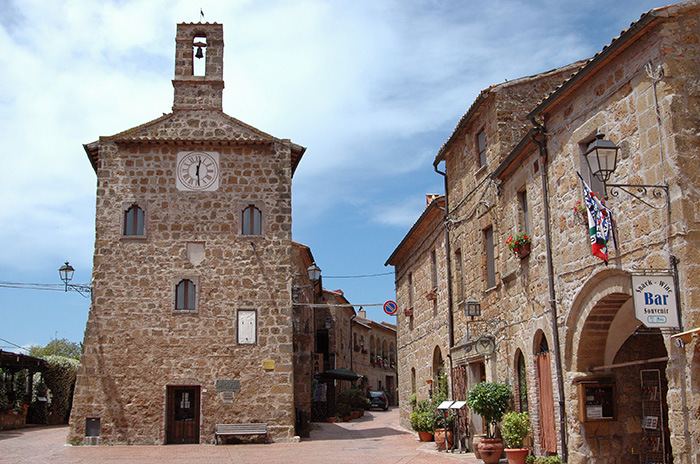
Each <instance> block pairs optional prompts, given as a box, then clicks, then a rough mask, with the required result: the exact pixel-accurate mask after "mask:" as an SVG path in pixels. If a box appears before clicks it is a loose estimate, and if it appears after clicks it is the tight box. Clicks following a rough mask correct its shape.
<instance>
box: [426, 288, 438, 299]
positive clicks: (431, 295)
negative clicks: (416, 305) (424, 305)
mask: <svg viewBox="0 0 700 464" xmlns="http://www.w3.org/2000/svg"><path fill="white" fill-rule="evenodd" d="M425 298H426V299H427V300H428V301H435V300H436V299H437V288H431V289H430V290H426V291H425Z"/></svg>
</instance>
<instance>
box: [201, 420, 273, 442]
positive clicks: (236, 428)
mask: <svg viewBox="0 0 700 464" xmlns="http://www.w3.org/2000/svg"><path fill="white" fill-rule="evenodd" d="M232 435H265V443H267V424H264V423H259V424H216V430H215V432H214V439H215V441H216V444H217V445H218V444H219V436H232Z"/></svg>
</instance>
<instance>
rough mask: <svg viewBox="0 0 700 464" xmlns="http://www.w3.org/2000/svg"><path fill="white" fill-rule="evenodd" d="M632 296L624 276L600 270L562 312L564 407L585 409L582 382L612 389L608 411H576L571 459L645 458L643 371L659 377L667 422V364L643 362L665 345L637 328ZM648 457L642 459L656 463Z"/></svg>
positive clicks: (660, 414)
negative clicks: (585, 414) (564, 317)
mask: <svg viewBox="0 0 700 464" xmlns="http://www.w3.org/2000/svg"><path fill="white" fill-rule="evenodd" d="M631 295H632V288H631V282H630V277H629V274H627V273H625V272H623V271H620V270H603V271H601V272H600V273H598V274H596V275H595V276H593V277H592V278H591V279H590V280H589V281H588V282H587V283H586V284H585V285H584V286H583V287H582V289H581V291H580V292H579V294H578V295H577V297H576V298H575V299H574V305H573V306H572V308H571V310H570V311H569V313H568V315H567V320H566V329H565V330H566V331H567V332H566V334H565V366H566V370H567V371H568V372H569V378H571V379H572V380H573V382H572V383H571V384H569V385H568V388H569V391H568V393H567V410H568V411H571V413H572V414H576V411H580V408H581V407H582V406H580V405H581V404H585V405H586V406H585V408H586V411H587V410H588V408H589V406H587V405H588V404H589V403H588V401H589V399H590V398H589V397H588V396H587V397H586V398H579V384H580V383H581V382H585V383H584V385H585V384H588V383H593V384H595V385H599V384H600V385H603V384H606V385H612V387H609V388H612V390H611V391H612V392H614V393H613V394H611V395H610V401H611V402H613V403H614V407H612V408H610V407H607V409H606V407H605V406H604V407H603V408H604V410H607V411H614V412H613V413H609V412H608V413H606V414H605V415H604V416H603V417H601V418H597V417H593V418H590V417H589V418H587V419H586V418H582V416H580V414H576V415H577V416H579V417H577V419H579V421H580V422H578V423H577V424H576V425H574V426H573V427H572V428H571V429H570V436H571V440H570V443H577V444H578V445H577V446H571V448H570V450H569V452H570V460H578V459H579V458H583V457H585V459H587V460H589V461H593V462H596V463H613V462H626V461H635V462H639V461H640V459H649V456H648V455H646V454H645V453H646V452H647V448H646V446H647V443H649V439H648V435H647V433H646V432H645V430H644V429H643V428H642V425H641V424H642V423H643V416H644V415H645V414H647V415H648V413H645V412H644V409H645V404H646V403H645V400H644V397H645V390H644V388H645V387H643V386H642V377H643V374H642V371H647V372H648V371H654V372H655V373H656V374H657V375H658V378H659V379H660V380H659V387H660V392H659V398H661V401H659V407H660V410H659V412H658V414H657V415H658V420H659V424H666V423H667V417H666V415H665V414H664V410H665V409H666V405H667V402H666V393H667V391H668V387H667V382H666V362H663V361H662V362H656V363H649V362H648V361H649V360H652V359H659V358H661V359H663V358H664V357H666V356H667V352H666V346H665V344H664V339H663V337H662V336H661V334H660V333H659V332H658V331H657V332H649V331H640V332H639V333H638V332H637V329H638V327H639V326H640V323H639V322H638V321H637V320H636V319H635V318H634V310H633V304H632V296H631ZM586 391H587V392H588V391H589V390H586ZM591 398H592V397H591ZM595 401H596V400H594V404H595ZM606 401H607V400H606ZM606 404H607V403H606ZM655 414H656V413H655ZM609 416H610V417H609ZM584 419H586V420H584ZM660 427H661V429H663V428H665V427H664V426H663V425H660ZM666 443H668V438H666ZM669 446H670V445H667V449H669ZM611 451H613V452H612V453H611ZM650 459H652V460H651V461H648V460H645V461H643V462H659V461H658V460H654V458H650Z"/></svg>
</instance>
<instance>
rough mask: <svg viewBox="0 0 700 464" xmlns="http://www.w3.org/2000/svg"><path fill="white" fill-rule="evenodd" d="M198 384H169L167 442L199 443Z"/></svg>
mask: <svg viewBox="0 0 700 464" xmlns="http://www.w3.org/2000/svg"><path fill="white" fill-rule="evenodd" d="M199 399H200V388H199V386H169V387H168V390H167V418H166V443H167V444H197V443H199Z"/></svg>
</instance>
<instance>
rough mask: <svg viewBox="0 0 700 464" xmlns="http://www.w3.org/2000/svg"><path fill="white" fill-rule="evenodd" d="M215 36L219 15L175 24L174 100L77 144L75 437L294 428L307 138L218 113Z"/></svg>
mask: <svg viewBox="0 0 700 464" xmlns="http://www.w3.org/2000/svg"><path fill="white" fill-rule="evenodd" d="M223 47H224V42H223V27H222V25H220V24H209V23H206V24H202V23H199V24H179V25H178V26H177V37H176V57H175V77H174V79H173V87H174V104H173V110H172V112H171V113H168V114H165V115H164V116H162V117H160V118H158V119H155V120H153V121H150V122H148V123H146V124H143V125H141V126H138V127H134V128H132V129H129V130H126V131H124V132H121V133H119V134H116V135H113V136H109V137H100V139H99V140H98V141H96V142H93V143H90V144H87V145H85V150H86V151H87V154H88V157H89V159H90V162H91V163H92V166H93V168H94V169H95V172H96V174H97V205H96V238H95V254H94V263H93V278H92V304H91V308H90V313H89V317H88V322H87V327H86V331H85V339H84V352H83V356H82V366H81V369H80V373H79V374H78V380H77V385H76V389H75V395H74V400H73V409H72V414H71V419H70V434H69V438H68V440H69V442H83V441H84V439H85V441H87V442H91V443H94V442H101V443H104V444H118V443H119V444H132V443H134V444H136V443H144V444H161V443H213V442H214V426H215V424H217V423H248V422H265V423H267V424H268V427H269V432H270V438H271V439H272V440H274V441H285V440H290V439H291V438H292V437H293V435H294V426H295V398H294V394H295V388H294V377H295V370H294V357H293V342H294V339H293V337H294V334H293V324H292V320H293V311H292V307H293V306H292V288H291V287H292V272H293V269H292V263H291V258H292V238H291V233H292V232H291V230H292V227H291V221H292V216H291V213H292V211H291V186H292V176H293V174H294V170H295V169H296V167H297V165H298V164H299V162H300V160H301V157H302V155H303V153H304V150H305V149H304V148H303V147H301V146H299V145H296V144H294V143H292V142H290V141H289V140H285V139H278V138H275V137H273V136H271V135H269V134H266V133H264V132H262V131H260V130H258V129H255V128H253V127H251V126H249V125H247V124H245V123H243V122H241V121H239V120H237V119H235V118H232V117H230V116H228V115H226V114H224V113H223V111H222V92H223V87H224V83H223ZM200 56H201V58H199V57H200ZM200 63H201V64H203V70H202V71H199V69H200V68H199V66H198V65H199V64H200Z"/></svg>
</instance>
